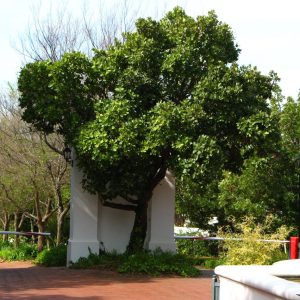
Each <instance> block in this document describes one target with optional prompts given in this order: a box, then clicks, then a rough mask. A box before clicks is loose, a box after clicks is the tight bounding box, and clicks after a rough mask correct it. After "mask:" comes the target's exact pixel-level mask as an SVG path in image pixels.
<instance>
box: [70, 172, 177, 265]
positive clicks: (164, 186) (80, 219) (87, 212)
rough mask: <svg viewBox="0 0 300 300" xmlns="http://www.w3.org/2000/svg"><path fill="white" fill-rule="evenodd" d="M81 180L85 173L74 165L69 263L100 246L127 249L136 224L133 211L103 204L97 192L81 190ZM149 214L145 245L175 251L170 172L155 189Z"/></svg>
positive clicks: (173, 201)
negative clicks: (94, 193)
mask: <svg viewBox="0 0 300 300" xmlns="http://www.w3.org/2000/svg"><path fill="white" fill-rule="evenodd" d="M81 180H82V173H81V172H80V171H79V170H78V168H77V167H76V166H74V167H73V168H72V174H71V209H70V238H69V241H68V263H69V262H70V261H72V262H76V261H77V260H78V259H79V258H80V257H87V256H88V255H89V251H91V252H93V253H99V249H103V250H106V251H109V252H111V251H117V252H118V253H123V252H125V250H126V247H127V245H128V242H129V237H130V233H131V230H132V227H133V223H134V216H135V214H134V212H130V211H122V210H118V209H112V208H109V207H104V206H102V204H101V203H100V202H99V201H98V199H97V197H96V196H95V195H91V194H89V193H87V192H86V191H84V190H83V189H82V187H81ZM119 202H120V201H119ZM148 215H149V220H148V221H149V222H148V230H147V237H146V241H145V248H146V249H150V250H154V249H156V248H160V249H161V250H163V251H172V252H175V251H176V244H175V240H174V215H175V183H174V178H173V177H172V175H171V174H170V173H167V176H166V177H165V178H164V179H163V180H162V181H161V182H160V184H159V185H158V186H157V187H156V188H155V190H154V192H153V198H152V200H151V202H150V203H149V212H148Z"/></svg>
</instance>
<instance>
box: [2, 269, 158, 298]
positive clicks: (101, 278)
mask: <svg viewBox="0 0 300 300" xmlns="http://www.w3.org/2000/svg"><path fill="white" fill-rule="evenodd" d="M152 281H153V278H151V277H141V276H137V277H135V276H134V277H133V276H126V275H121V274H118V273H116V272H110V271H102V270H95V269H89V270H88V269H85V270H75V269H67V268H45V267H36V266H32V267H27V268H11V269H9V268H0V291H6V292H9V291H11V292H16V291H18V292H21V291H25V290H29V289H41V290H45V289H62V288H87V287H89V286H90V287H97V288H99V287H101V286H108V285H113V284H116V283H124V284H130V283H147V282H152Z"/></svg>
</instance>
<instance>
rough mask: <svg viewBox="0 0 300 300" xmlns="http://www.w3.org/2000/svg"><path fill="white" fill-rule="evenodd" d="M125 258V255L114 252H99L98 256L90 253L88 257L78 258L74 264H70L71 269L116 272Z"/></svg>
mask: <svg viewBox="0 0 300 300" xmlns="http://www.w3.org/2000/svg"><path fill="white" fill-rule="evenodd" d="M125 257H126V256H125V255H121V254H117V253H116V252H111V253H106V252H101V253H100V254H99V255H98V254H95V253H92V252H91V251H90V254H89V256H88V257H80V258H79V259H78V261H77V262H76V263H71V268H74V269H87V268H101V269H105V270H116V269H117V268H118V266H119V265H120V264H122V263H123V262H124V260H125Z"/></svg>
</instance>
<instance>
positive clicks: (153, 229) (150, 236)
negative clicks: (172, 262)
mask: <svg viewBox="0 0 300 300" xmlns="http://www.w3.org/2000/svg"><path fill="white" fill-rule="evenodd" d="M174 219H175V179H174V177H173V176H172V174H171V173H170V172H167V174H166V177H165V178H164V179H163V180H162V181H161V182H160V183H159V185H158V186H157V187H156V188H155V189H154V191H153V196H152V199H151V201H150V204H149V219H148V232H147V239H146V243H145V248H147V249H149V250H155V249H157V248H160V249H161V250H162V251H170V252H176V243H175V240H174Z"/></svg>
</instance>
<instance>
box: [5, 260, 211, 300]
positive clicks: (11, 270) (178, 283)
mask: <svg viewBox="0 0 300 300" xmlns="http://www.w3.org/2000/svg"><path fill="white" fill-rule="evenodd" d="M210 275H211V274H209V275H207V276H206V275H203V276H202V277H200V278H174V277H171V278H152V277H132V276H124V275H119V274H116V273H113V272H105V271H101V270H74V269H67V268H43V267H37V266H34V265H32V264H30V263H28V262H13V263H8V262H2V263H0V299H33V300H36V299H41V300H45V299H55V300H60V299H63V300H67V299H86V300H96V299H101V300H111V299H127V300H157V299H159V300H160V299H161V300H164V299H168V300H179V299H180V300H189V299H193V300H196V299H198V300H210V299H211V277H210Z"/></svg>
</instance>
